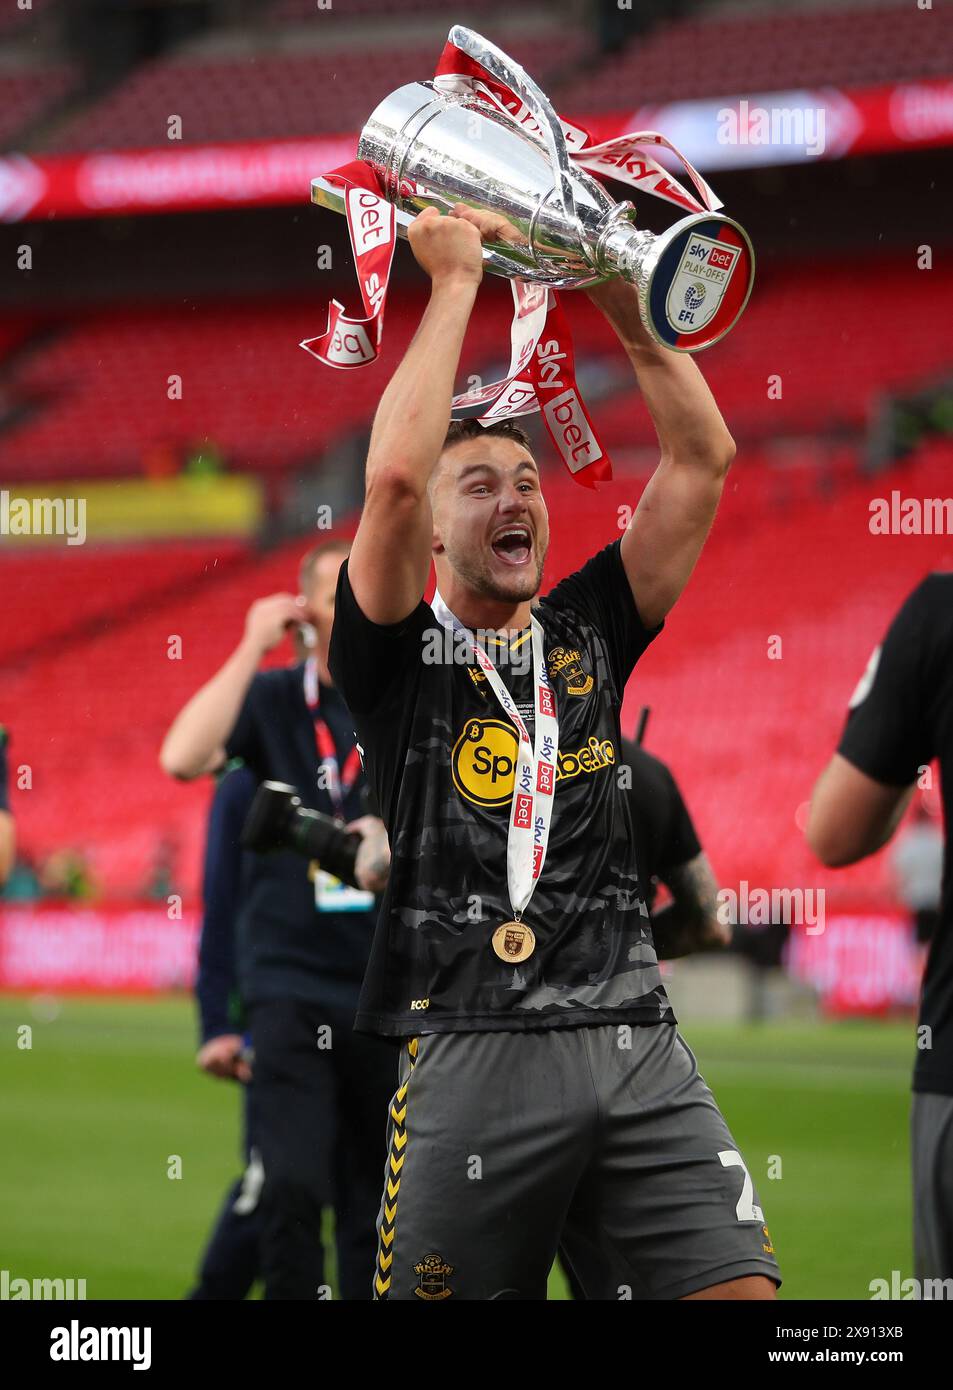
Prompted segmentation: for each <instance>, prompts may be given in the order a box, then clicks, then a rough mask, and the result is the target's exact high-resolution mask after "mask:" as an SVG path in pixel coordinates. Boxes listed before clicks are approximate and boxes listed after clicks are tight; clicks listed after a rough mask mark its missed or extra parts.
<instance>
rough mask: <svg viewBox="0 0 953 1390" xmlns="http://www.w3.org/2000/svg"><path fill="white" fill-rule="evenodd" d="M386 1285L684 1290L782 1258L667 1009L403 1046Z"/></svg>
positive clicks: (485, 1290)
mask: <svg viewBox="0 0 953 1390" xmlns="http://www.w3.org/2000/svg"><path fill="white" fill-rule="evenodd" d="M388 1139H389V1145H388V1147H389V1153H388V1159H387V1166H386V1173H385V1186H384V1197H383V1202H382V1204H381V1211H380V1216H379V1220H378V1231H379V1246H378V1263H377V1270H376V1272H375V1277H374V1287H375V1296H376V1297H377V1298H378V1299H390V1298H396V1299H407V1298H420V1299H422V1300H424V1301H427V1302H434V1301H438V1300H439V1301H442V1300H444V1299H447V1298H451V1297H455V1298H463V1299H496V1298H513V1299H545V1297H546V1285H547V1278H548V1275H549V1271H550V1268H551V1267H552V1264H553V1260H554V1259H555V1256H556V1253H557V1250H559V1252H560V1254H561V1256H562V1258H563V1259H564V1261H565V1262H566V1263H567V1265H568V1266H569V1267H570V1269H571V1272H572V1275H573V1279H574V1283H575V1284H576V1285H577V1287H578V1288H579V1289H580V1290H581V1291H582V1293H583V1295H584V1296H585V1297H586V1298H595V1299H617V1300H621V1299H673V1298H680V1297H682V1296H683V1295H685V1294H689V1293H694V1292H697V1291H698V1290H700V1289H704V1288H707V1287H709V1286H710V1285H712V1284H719V1283H722V1282H724V1281H725V1280H728V1279H737V1278H740V1277H741V1276H743V1275H766V1276H767V1277H768V1278H769V1279H772V1280H773V1281H774V1282H775V1283H776V1284H780V1282H781V1279H780V1274H779V1272H778V1266H777V1262H776V1260H775V1258H774V1251H773V1247H772V1244H771V1239H770V1237H769V1235H768V1230H767V1227H766V1226H765V1224H764V1216H763V1213H762V1211H761V1207H760V1205H759V1202H758V1197H757V1193H756V1192H755V1190H754V1186H753V1183H752V1181H751V1177H750V1176H749V1174H748V1171H747V1169H746V1167H745V1165H744V1162H743V1160H742V1158H741V1155H740V1154H739V1152H738V1149H737V1146H736V1144H735V1142H734V1140H733V1139H732V1137H731V1134H730V1132H729V1130H728V1127H727V1125H726V1124H725V1122H724V1120H723V1119H722V1116H721V1113H720V1111H719V1109H718V1107H717V1105H716V1104H715V1101H714V1098H713V1096H712V1094H711V1092H710V1091H709V1089H708V1087H707V1086H706V1085H705V1083H704V1081H703V1080H702V1078H701V1077H700V1076H699V1074H698V1068H697V1066H696V1063H695V1058H694V1056H693V1055H692V1053H691V1051H690V1049H689V1048H688V1047H687V1045H686V1044H685V1043H684V1042H683V1040H682V1039H681V1038H680V1037H679V1035H678V1030H677V1028H676V1027H675V1026H674V1025H673V1024H665V1023H660V1024H657V1025H651V1026H637V1025H632V1026H631V1027H629V1026H627V1025H621V1026H617V1025H615V1024H610V1025H605V1026H600V1027H582V1028H556V1029H552V1030H549V1031H536V1032H520V1033H439V1034H425V1035H424V1036H422V1037H420V1038H415V1039H413V1040H412V1041H410V1042H409V1043H408V1044H406V1045H405V1046H404V1047H403V1048H402V1054H401V1071H400V1083H399V1087H398V1090H397V1093H396V1095H395V1096H394V1099H393V1101H392V1104H391V1112H390V1128H389V1135H388Z"/></svg>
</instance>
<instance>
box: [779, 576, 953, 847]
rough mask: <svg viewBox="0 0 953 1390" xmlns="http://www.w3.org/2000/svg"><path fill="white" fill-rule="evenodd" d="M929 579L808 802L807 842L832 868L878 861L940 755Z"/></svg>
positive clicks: (856, 698) (901, 618)
mask: <svg viewBox="0 0 953 1390" xmlns="http://www.w3.org/2000/svg"><path fill="white" fill-rule="evenodd" d="M932 594H933V589H932V584H931V580H929V579H928V580H925V581H924V583H923V584H921V585H919V586H918V587H917V588H916V589H915V590H914V591H913V593H912V594H911V595H910V596H909V598H908V599H907V601H906V602H905V603H904V604H903V606H902V608H901V609H900V611H899V613H897V615H896V617H895V618H894V620H893V622H892V623H891V624H890V628H889V630H888V632H887V635H886V637H885V638H884V641H883V643H882V645H881V646H880V647H878V648H877V650H876V651H875V652H874V654H873V656H872V657H871V659H870V662H869V664H868V667H867V670H866V671H865V672H864V675H863V677H862V678H861V681H860V684H859V686H858V687H857V689H856V690H855V691H854V694H853V697H852V699H851V702H850V714H849V716H848V720H847V725H846V727H845V729H844V733H843V736H842V738H841V742H840V746H839V749H838V751H837V752H836V753H835V754H834V756H833V757H832V758H831V760H830V762H829V763H828V765H827V767H825V769H824V771H823V772H822V773H821V775H820V777H819V778H818V780H817V784H816V786H815V788H814V793H813V795H812V797H811V809H810V813H809V815H808V823H807V841H808V844H809V845H810V847H811V849H812V850H813V851H814V853H815V854H816V855H817V857H818V858H819V859H820V860H821V862H822V863H824V864H826V865H827V866H828V867H829V868H832V869H836V868H842V867H843V866H844V865H846V864H853V863H855V862H856V861H857V860H858V859H864V858H866V856H867V855H868V854H874V853H876V851H877V850H879V849H881V848H882V847H883V846H884V845H885V844H886V843H887V841H888V840H889V839H890V838H891V836H892V835H893V833H894V831H895V830H896V829H897V826H898V825H899V824H900V822H901V820H902V819H903V816H904V813H905V811H906V809H907V807H908V806H909V805H910V800H911V798H912V796H913V793H914V790H915V787H916V780H917V776H918V774H919V771H920V769H921V768H922V767H923V766H924V765H926V764H927V763H929V762H930V760H931V758H932V756H933V754H934V752H935V751H936V750H935V747H934V743H933V737H932V732H931V727H930V721H929V718H928V717H927V713H926V710H927V705H928V701H927V698H926V692H928V691H929V690H931V689H935V688H936V674H935V668H934V665H933V663H934V662H935V661H936V654H935V647H934V645H933V643H932V641H931V638H932V635H933V633H934V631H935V625H934V623H933V622H932V615H933V613H934V611H935V609H934V607H933V603H932Z"/></svg>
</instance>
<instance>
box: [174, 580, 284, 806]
mask: <svg viewBox="0 0 953 1390" xmlns="http://www.w3.org/2000/svg"><path fill="white" fill-rule="evenodd" d="M306 618H307V608H306V606H305V602H304V599H303V598H301V597H300V596H299V597H298V598H295V597H294V596H293V595H291V594H272V596H271V597H270V598H263V599H258V601H257V602H256V603H253V604H252V606H251V608H250V609H249V610H248V617H247V618H246V620H245V632H244V635H243V637H242V640H241V642H239V644H238V646H237V647H236V648H235V650H234V651H233V652H232V654H231V656H230V657H229V658H228V660H227V661H226V662H225V663H224V665H223V666H221V667H220V668H219V670H218V671H217V672H216V673H215V675H214V676H213V677H212V679H211V680H210V681H207V682H206V683H205V685H203V686H202V688H201V690H198V691H197V692H196V693H195V694H194V695H193V696H192V698H191V700H189V702H188V704H186V705H183V707H182V709H181V710H180V711H179V713H178V714H177V715H176V717H175V719H174V720H173V721H172V725H171V727H170V729H169V732H168V733H167V734H166V736H165V739H164V740H163V743H162V749H161V751H160V753H159V763H160V766H161V767H162V770H163V772H167V773H168V774H169V776H170V777H178V778H179V779H180V780H182V781H191V780H192V779H193V778H195V777H200V776H201V775H202V773H203V772H212V771H214V770H215V768H217V767H219V766H221V764H222V763H223V762H224V761H225V744H226V742H227V740H228V737H229V735H230V734H231V732H232V730H233V729H234V727H235V724H236V722H237V720H238V716H239V713H240V711H241V707H242V702H243V701H244V699H245V695H246V694H247V692H248V687H249V686H250V685H251V682H252V679H253V677H254V675H255V673H256V671H257V670H258V666H259V664H260V662H261V659H262V657H263V656H264V655H265V653H266V652H269V651H271V649H272V647H276V646H277V645H278V643H279V642H280V641H281V639H282V637H283V636H284V635H285V632H286V631H287V629H288V628H289V627H290V626H292V625H293V624H294V623H299V622H302V621H304V620H305V619H306Z"/></svg>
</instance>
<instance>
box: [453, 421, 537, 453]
mask: <svg viewBox="0 0 953 1390" xmlns="http://www.w3.org/2000/svg"><path fill="white" fill-rule="evenodd" d="M485 435H490V436H492V437H495V438H497V439H512V441H513V443H514V444H520V445H522V447H523V448H524V449H526V450H527V452H528V453H532V452H533V449H532V445H531V444H530V442H529V435H528V434H527V433H526V431H525V430H524V429H521V428H520V427H519V425H515V424H514V423H513V421H512V420H494V421H493V423H492V424H490V425H481V424H480V422H479V420H474V419H469V420H451V421H450V428H449V429H448V430H447V437H446V439H444V441H443V447H444V448H445V449H452V448H453V446H454V444H462V443H463V442H464V441H465V440H467V439H480V438H481V437H483V436H485Z"/></svg>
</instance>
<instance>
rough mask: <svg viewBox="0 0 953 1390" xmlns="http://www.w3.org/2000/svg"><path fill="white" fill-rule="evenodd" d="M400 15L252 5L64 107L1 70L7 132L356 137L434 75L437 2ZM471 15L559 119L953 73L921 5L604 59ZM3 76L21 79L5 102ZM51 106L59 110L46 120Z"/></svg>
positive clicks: (300, 1)
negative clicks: (373, 26)
mask: <svg viewBox="0 0 953 1390" xmlns="http://www.w3.org/2000/svg"><path fill="white" fill-rule="evenodd" d="M401 8H402V11H404V12H406V17H407V19H408V21H409V24H408V29H409V32H408V33H406V34H404V33H402V32H401V31H400V28H399V26H398V28H397V29H396V30H394V29H393V27H392V28H390V29H386V30H384V31H383V32H384V33H385V35H386V38H385V41H384V42H381V43H380V44H379V45H374V44H368V43H366V42H365V41H363V40H362V39H361V37H360V36H359V35H355V34H352V33H349V31H348V29H347V23H348V21H350V22H351V24H352V25H353V24H354V23H357V22H359V21H360V20H362V19H364V20H365V21H367V20H370V19H373V18H378V19H379V22H380V23H382V24H387V23H388V22H389V23H390V24H391V26H393V25H394V23H395V16H394V14H393V11H392V9H388V8H387V7H385V6H382V5H380V4H378V3H376V0H360V3H358V4H356V5H355V4H351V5H349V6H348V7H347V15H346V16H344V15H339V14H338V13H337V11H336V10H334V11H327V12H321V11H317V10H316V8H315V6H314V5H310V4H308V3H307V0H288V3H285V4H279V5H277V6H275V7H272V9H270V10H266V11H264V12H262V11H261V10H258V11H257V12H256V11H254V10H250V11H249V12H248V13H249V17H250V19H251V21H252V27H250V28H249V29H247V31H246V30H243V29H242V27H241V25H240V24H238V25H237V26H233V27H232V29H231V30H226V31H223V37H219V38H218V39H216V37H215V35H214V34H213V35H212V36H208V35H203V36H202V37H201V39H200V40H199V41H198V42H195V41H192V42H190V43H186V44H183V45H180V46H176V47H173V48H172V49H171V50H170V51H169V52H167V53H164V54H161V55H159V56H157V57H154V58H149V59H147V60H146V61H143V62H140V63H138V64H137V65H134V66H133V67H132V68H131V69H130V71H129V72H128V73H127V74H126V75H125V76H123V77H121V78H120V79H119V80H118V81H115V82H114V85H112V86H111V88H110V89H109V90H108V91H107V92H106V93H105V94H103V95H100V96H97V95H94V94H89V95H87V97H86V98H85V99H80V97H79V94H78V93H77V94H76V100H74V101H73V103H72V105H71V107H70V109H69V110H68V111H66V112H65V113H63V114H62V116H61V114H60V110H59V107H58V105H57V103H58V102H59V101H60V99H61V98H62V96H63V93H64V89H65V87H66V85H67V74H66V73H65V71H57V72H50V73H48V74H41V73H38V74H35V75H34V74H30V75H29V76H23V77H20V76H17V77H15V78H10V79H4V78H0V112H2V113H3V114H2V117H0V140H2V141H4V142H5V143H8V144H9V143H16V142H17V141H18V140H19V142H20V143H21V144H23V146H24V147H26V148H32V149H39V150H45V151H46V150H57V151H87V150H95V149H115V148H120V147H121V148H134V147H140V146H142V147H149V146H164V145H166V144H167V142H168V125H167V123H168V120H169V117H170V115H172V114H175V115H177V116H179V117H180V118H181V122H182V127H181V137H180V138H181V141H182V143H184V144H194V143H208V142H219V141H236V140H258V139H284V138H290V137H295V136H308V135H313V134H315V133H317V132H322V131H328V132H332V131H333V132H346V131H351V130H356V129H358V128H359V127H360V126H361V125H362V124H363V122H364V120H365V119H366V117H367V115H368V109H369V106H368V93H375V92H381V93H382V92H384V91H385V90H390V89H393V88H394V87H396V86H398V85H400V84H401V83H404V82H411V81H415V80H418V81H419V80H421V79H425V78H427V77H429V76H430V75H431V74H432V72H433V68H434V64H435V62H436V59H437V57H438V55H439V51H440V45H439V43H435V42H434V41H433V40H432V39H428V40H424V39H421V38H420V37H419V33H420V24H419V21H420V18H421V16H423V17H424V21H425V23H426V21H427V20H429V21H430V22H432V23H436V22H438V15H439V17H440V22H444V23H446V22H447V21H446V19H445V18H444V16H443V14H442V12H440V11H439V9H438V7H436V6H435V5H434V4H433V3H432V0H429V3H425V0H413V2H412V4H411V5H410V6H408V7H401ZM472 10H473V13H472V14H469V13H468V15H467V16H466V18H467V19H469V20H470V21H471V22H474V23H478V24H480V25H482V26H483V27H484V29H485V31H486V32H487V33H488V35H489V36H490V37H491V38H495V39H496V40H497V41H499V42H500V43H503V44H504V46H505V47H506V49H507V51H508V52H509V53H510V54H511V55H512V56H513V57H514V58H516V59H517V61H519V62H521V63H524V64H525V65H526V66H527V68H528V69H529V70H530V71H531V72H532V73H533V75H534V76H535V77H537V78H538V79H540V80H541V81H542V82H543V85H544V86H545V87H546V89H547V91H548V94H549V95H550V96H551V98H552V99H553V100H554V101H555V102H556V104H557V106H558V107H559V108H560V109H561V110H563V111H564V112H565V113H566V114H567V115H572V114H573V113H576V114H579V115H583V114H585V113H587V112H593V111H599V110H602V111H605V110H625V109H630V110H632V109H635V108H636V107H639V106H643V105H645V104H646V103H652V102H660V101H668V100H672V99H691V98H693V97H704V96H720V95H725V96H728V95H741V96H750V95H752V94H757V93H762V92H769V91H776V90H785V89H792V88H808V89H809V88H818V87H824V86H826V85H836V86H844V87H860V86H865V85H875V84H877V83H880V82H885V81H888V80H889V81H901V80H912V79H916V78H928V77H933V76H947V75H949V73H950V70H951V58H950V52H949V43H948V42H947V43H944V42H943V41H942V35H941V33H940V24H941V23H942V22H943V17H941V16H940V15H939V14H937V15H936V16H933V15H927V16H926V20H925V12H924V11H923V10H921V9H920V8H919V7H918V6H916V5H909V4H903V5H898V4H887V5H880V4H864V5H853V6H846V7H840V8H835V9H833V10H830V11H828V10H827V9H823V10H822V9H820V8H817V9H813V8H810V7H809V8H807V9H801V8H800V7H797V8H793V9H788V8H787V7H781V6H775V7H774V8H772V9H770V11H768V12H763V13H760V12H755V13H740V14H739V13H727V14H722V13H720V12H719V11H718V10H717V9H716V10H715V12H710V11H706V9H705V8H704V7H702V8H701V9H699V10H695V11H693V12H691V13H689V14H688V15H686V16H684V17H682V18H671V19H666V20H664V21H663V22H662V23H660V24H657V25H656V26H655V27H654V28H651V29H650V31H649V32H647V33H644V34H637V35H636V36H634V37H633V38H631V40H630V42H629V43H628V44H627V45H626V46H625V47H624V49H623V50H622V51H620V52H616V53H609V54H601V53H599V52H598V48H597V45H596V43H595V41H594V35H593V34H591V33H590V32H589V31H587V30H586V29H585V28H583V27H580V23H579V18H578V16H574V15H573V14H572V13H567V12H564V11H561V10H560V11H555V10H553V11H550V10H549V9H548V8H546V7H540V9H539V10H538V11H537V12H535V21H533V22H532V27H530V26H531V19H529V18H528V19H526V20H525V21H520V20H519V17H518V16H515V17H514V14H513V12H512V10H510V11H509V12H507V11H506V10H505V9H504V8H503V7H501V6H499V5H498V4H489V3H487V4H481V5H478V6H473V7H472ZM342 18H343V19H344V28H343V29H342V28H341V27H340V20H341V19H342ZM452 18H453V19H459V18H460V16H457V15H453V16H452ZM931 20H935V22H932V23H931V22H930V21H931ZM514 22H516V24H517V31H516V32H513V25H514ZM415 26H416V28H415ZM263 40H264V41H267V46H263ZM236 47H237V48H238V50H239V51H237V52H236V51H235V50H236ZM48 51H49V52H50V53H52V54H55V52H56V50H55V48H51V49H49V50H48ZM701 55H704V61H701V60H700V57H701ZM567 74H571V75H567ZM5 81H11V82H15V83H17V84H19V85H18V86H17V87H16V90H14V89H13V88H10V90H9V99H7V98H6V96H5V95H4V85H3V84H4V82H5ZM44 114H46V115H49V116H51V117H53V118H54V119H53V120H52V121H50V122H42V121H40V120H39V118H40V117H41V116H43V115H44Z"/></svg>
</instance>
